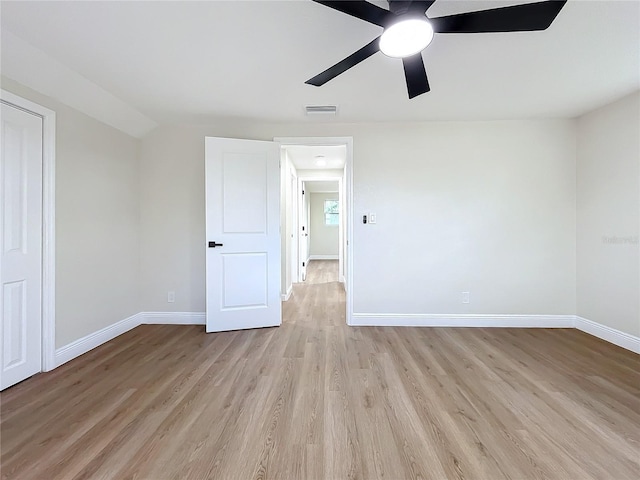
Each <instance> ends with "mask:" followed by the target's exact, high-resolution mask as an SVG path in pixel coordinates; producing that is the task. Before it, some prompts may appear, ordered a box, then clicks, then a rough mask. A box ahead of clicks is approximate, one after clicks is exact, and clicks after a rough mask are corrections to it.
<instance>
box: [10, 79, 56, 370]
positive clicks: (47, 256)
mask: <svg viewBox="0 0 640 480" xmlns="http://www.w3.org/2000/svg"><path fill="white" fill-rule="evenodd" d="M0 102H1V103H4V104H6V105H9V106H12V107H15V108H17V109H19V110H24V111H25V112H27V113H31V114H33V115H37V116H38V117H41V118H42V285H41V288H42V319H41V320H42V366H41V370H42V371H43V372H48V371H49V370H53V369H54V368H56V361H55V353H56V310H55V301H56V296H55V290H56V289H55V286H56V283H55V282H56V281H55V267H56V264H55V252H56V247H55V241H56V236H55V225H56V208H55V202H56V196H55V195H56V190H55V186H56V175H55V174H56V113H55V112H54V111H53V110H49V109H48V108H45V107H43V106H42V105H38V104H37V103H34V102H32V101H30V100H27V99H26V98H22V97H20V96H18V95H15V94H13V93H11V92H8V91H6V90H4V89H2V90H0Z"/></svg>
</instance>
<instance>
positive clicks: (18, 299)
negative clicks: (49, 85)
mask: <svg viewBox="0 0 640 480" xmlns="http://www.w3.org/2000/svg"><path fill="white" fill-rule="evenodd" d="M1 164H2V166H1V168H0V175H1V179H0V186H1V187H2V192H1V193H0V202H1V205H0V215H2V218H1V220H0V224H1V225H2V236H1V237H0V241H1V242H2V248H1V249H0V251H1V252H2V258H1V263H0V272H1V273H0V281H1V283H2V292H1V294H0V302H1V303H0V311H1V312H2V326H1V329H0V331H1V332H2V341H1V342H0V349H1V353H0V360H1V362H2V365H1V367H2V368H1V373H2V379H1V380H0V388H2V389H4V388H7V387H9V386H11V385H13V384H15V383H17V382H19V381H21V380H24V379H25V378H28V377H30V376H31V375H33V374H34V373H37V372H39V371H40V370H41V365H42V360H41V358H42V334H41V331H42V324H41V322H42V320H41V311H42V300H41V298H42V287H41V285H42V283H41V282H42V118H41V117H38V116H36V115H33V114H30V113H27V112H25V111H23V110H20V109H18V108H15V107H12V106H9V105H5V104H2V161H1Z"/></svg>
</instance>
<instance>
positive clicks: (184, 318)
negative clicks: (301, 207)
mask: <svg viewBox="0 0 640 480" xmlns="http://www.w3.org/2000/svg"><path fill="white" fill-rule="evenodd" d="M292 290H293V289H292V288H289V290H288V291H287V294H286V295H284V296H286V299H285V300H288V299H289V297H290V296H291V292H292ZM205 323H206V315H205V313H204V312H140V313H136V314H135V315H132V316H130V317H128V318H125V319H124V320H120V321H119V322H117V323H114V324H113V325H109V326H108V327H105V328H103V329H101V330H98V331H97V332H94V333H91V334H89V335H87V336H85V337H82V338H80V339H78V340H75V341H73V342H71V343H69V344H68V345H65V346H64V347H60V348H58V349H56V352H55V366H56V367H59V366H60V365H63V364H65V363H67V362H68V361H70V360H73V359H74V358H76V357H78V356H80V355H82V354H83V353H86V352H88V351H90V350H93V349H94V348H96V347H99V346H100V345H102V344H104V343H107V342H108V341H110V340H113V339H114V338H115V337H117V336H118V335H122V334H123V333H125V332H128V331H129V330H131V329H133V328H135V327H137V326H139V325H143V324H154V325H205ZM350 325H352V326H377V327H507V328H577V329H578V330H581V331H583V332H585V333H588V334H590V335H593V336H594V337H598V338H600V339H602V340H605V341H607V342H609V343H613V344H614V345H618V346H619V347H622V348H625V349H627V350H630V351H632V352H635V353H638V354H640V337H636V336H634V335H630V334H628V333H625V332H621V331H620V330H616V329H614V328H611V327H607V326H606V325H602V324H600V323H596V322H593V321H591V320H587V319H586V318H582V317H579V316H575V315H479V314H412V313H354V314H352V316H351V322H350Z"/></svg>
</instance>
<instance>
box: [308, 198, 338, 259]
mask: <svg viewBox="0 0 640 480" xmlns="http://www.w3.org/2000/svg"><path fill="white" fill-rule="evenodd" d="M309 198H310V200H311V203H310V208H309V210H310V215H311V218H310V222H309V226H310V228H309V239H310V242H309V243H310V244H311V246H310V247H309V254H310V255H311V257H313V256H314V255H315V256H323V257H324V256H333V257H335V258H336V259H337V258H338V247H339V246H340V245H339V242H340V237H339V235H338V225H325V223H324V201H325V200H338V192H336V193H311V194H310V195H309Z"/></svg>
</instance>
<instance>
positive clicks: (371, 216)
mask: <svg viewBox="0 0 640 480" xmlns="http://www.w3.org/2000/svg"><path fill="white" fill-rule="evenodd" d="M369 223H376V214H375V213H370V214H369Z"/></svg>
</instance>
